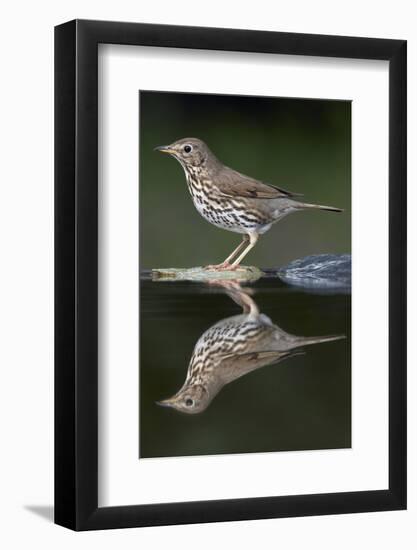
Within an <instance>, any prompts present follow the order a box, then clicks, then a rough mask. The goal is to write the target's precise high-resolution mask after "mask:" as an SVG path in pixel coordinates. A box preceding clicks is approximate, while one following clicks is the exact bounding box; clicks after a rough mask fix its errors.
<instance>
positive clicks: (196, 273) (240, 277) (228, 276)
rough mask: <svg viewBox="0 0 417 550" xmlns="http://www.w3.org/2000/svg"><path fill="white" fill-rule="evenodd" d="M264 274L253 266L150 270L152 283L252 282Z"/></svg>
mask: <svg viewBox="0 0 417 550" xmlns="http://www.w3.org/2000/svg"><path fill="white" fill-rule="evenodd" d="M263 275H264V273H263V272H262V271H261V270H260V269H258V268H257V267H254V266H243V265H242V266H239V267H238V268H237V269H234V270H222V271H215V270H213V269H205V268H204V267H191V268H188V269H187V268H177V267H172V268H161V269H160V268H157V269H152V280H153V281H195V282H200V283H204V282H207V281H214V280H218V281H219V280H222V281H228V280H234V281H240V282H245V281H246V282H254V281H257V280H258V279H260V278H261V277H262V276H263Z"/></svg>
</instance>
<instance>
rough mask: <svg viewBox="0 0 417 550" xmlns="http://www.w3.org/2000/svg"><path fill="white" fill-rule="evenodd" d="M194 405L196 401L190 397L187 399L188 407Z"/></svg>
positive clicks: (186, 404)
mask: <svg viewBox="0 0 417 550" xmlns="http://www.w3.org/2000/svg"><path fill="white" fill-rule="evenodd" d="M193 405H194V401H193V400H192V399H190V398H188V399H186V400H185V406H186V407H192V406H193Z"/></svg>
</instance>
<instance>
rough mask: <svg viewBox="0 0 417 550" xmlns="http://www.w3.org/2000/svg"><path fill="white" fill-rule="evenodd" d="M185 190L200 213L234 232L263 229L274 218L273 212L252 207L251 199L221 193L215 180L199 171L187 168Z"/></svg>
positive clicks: (260, 230) (216, 224)
mask: <svg viewBox="0 0 417 550" xmlns="http://www.w3.org/2000/svg"><path fill="white" fill-rule="evenodd" d="M186 179H187V185H188V190H189V192H190V195H191V197H192V199H193V203H194V206H195V207H196V209H197V211H198V212H199V214H201V216H202V217H203V218H204V219H205V220H207V221H208V222H210V223H211V224H213V225H215V226H216V227H220V228H222V229H227V230H228V231H233V232H235V233H242V234H246V233H250V232H258V233H264V232H265V231H267V230H268V229H269V227H270V225H271V223H272V222H273V221H274V220H273V218H272V216H270V215H268V214H267V213H266V212H262V211H260V210H259V209H255V208H253V207H251V204H250V203H251V202H252V201H250V200H247V199H243V198H242V199H240V198H228V197H224V196H222V195H221V194H220V193H219V192H218V191H217V188H216V184H215V182H213V181H210V180H209V179H208V178H207V177H204V175H203V174H201V173H199V174H198V173H196V172H193V171H186Z"/></svg>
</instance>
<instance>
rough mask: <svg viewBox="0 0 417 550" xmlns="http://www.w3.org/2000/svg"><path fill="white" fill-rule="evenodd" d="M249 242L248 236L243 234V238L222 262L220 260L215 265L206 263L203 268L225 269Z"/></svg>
mask: <svg viewBox="0 0 417 550" xmlns="http://www.w3.org/2000/svg"><path fill="white" fill-rule="evenodd" d="M247 242H249V236H248V235H244V236H243V240H242V242H241V243H240V244H239V245H238V246H237V247H236V248H235V249H234V250H233V252H232V253H231V254H229V256H227V258H226V259H225V260H224V262H222V263H221V264H217V265H208V266H206V267H205V268H204V269H213V270H216V269H217V270H219V271H220V270H222V269H224V270H226V269H230V268H231V267H232V265H233V264H231V263H230V262H231V260H232V259H233V258H234V257H235V256H236V255H237V254H238V253H239V252H240V251H241V250H242V248H243V247H244V246H245V244H246V243H247Z"/></svg>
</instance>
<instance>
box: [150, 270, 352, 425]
mask: <svg viewBox="0 0 417 550" xmlns="http://www.w3.org/2000/svg"><path fill="white" fill-rule="evenodd" d="M211 284H213V285H216V286H220V287H222V288H223V289H224V290H225V292H226V293H227V294H228V295H229V296H230V298H232V299H233V300H234V301H235V302H236V303H237V304H238V305H239V306H241V307H242V310H243V313H241V314H240V315H235V316H233V317H227V318H226V319H222V320H221V321H218V322H217V323H216V324H215V325H213V326H212V327H210V328H209V329H208V330H206V331H205V332H204V333H203V334H202V336H201V337H200V339H199V340H198V342H197V343H196V345H195V347H194V351H193V354H192V356H191V360H190V364H189V366H188V371H187V376H186V379H185V382H184V384H183V386H182V387H181V389H180V390H179V391H178V392H177V393H176V394H175V395H173V396H172V397H170V398H168V399H164V400H163V401H158V402H157V404H158V405H161V406H163V407H171V408H173V409H176V410H178V411H180V412H183V413H187V414H197V413H201V412H203V411H205V410H206V409H207V407H208V406H209V405H210V403H211V402H212V400H213V399H214V397H215V396H216V395H217V394H218V393H219V392H220V391H221V389H222V388H223V386H225V385H226V384H229V383H230V382H233V381H234V380H237V379H238V378H240V377H241V376H244V375H245V374H248V373H250V372H252V371H254V370H257V369H260V368H261V367H265V366H267V365H272V364H274V363H275V364H278V363H280V362H281V361H283V360H284V359H288V358H290V357H294V356H295V355H300V354H302V353H303V351H302V349H301V348H303V347H304V346H311V345H313V344H321V343H323V342H331V341H333V340H340V339H342V338H345V336H342V335H338V336H316V337H315V336H312V337H304V336H295V335H293V334H289V333H287V332H285V331H284V330H282V329H281V328H280V327H278V326H277V325H274V324H273V322H272V321H271V319H270V318H269V317H267V316H266V315H265V314H263V313H261V312H260V311H259V309H258V306H257V305H256V303H255V301H254V300H253V298H252V297H251V296H250V291H249V290H247V289H243V288H242V287H241V286H240V285H239V283H238V282H237V281H230V280H229V281H213V282H212V283H211Z"/></svg>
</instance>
